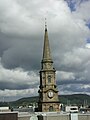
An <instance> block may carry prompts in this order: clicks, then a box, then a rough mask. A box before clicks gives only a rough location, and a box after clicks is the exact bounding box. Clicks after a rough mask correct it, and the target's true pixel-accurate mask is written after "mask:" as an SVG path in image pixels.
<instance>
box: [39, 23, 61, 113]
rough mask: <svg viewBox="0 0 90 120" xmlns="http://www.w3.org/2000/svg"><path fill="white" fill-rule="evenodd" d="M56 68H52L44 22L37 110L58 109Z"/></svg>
mask: <svg viewBox="0 0 90 120" xmlns="http://www.w3.org/2000/svg"><path fill="white" fill-rule="evenodd" d="M55 72H56V70H55V69H54V68H53V61H52V58H51V52H50V45H49V39H48V31H47V25H46V23H45V35H44V48H43V58H42V62H41V70H40V86H39V91H38V92H39V101H38V111H40V112H49V111H50V112H51V111H60V110H59V99H58V90H57V86H56V79H55Z"/></svg>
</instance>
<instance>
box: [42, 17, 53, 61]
mask: <svg viewBox="0 0 90 120" xmlns="http://www.w3.org/2000/svg"><path fill="white" fill-rule="evenodd" d="M43 61H52V58H51V52H50V45H49V39H48V31H47V22H46V18H45V35H44V48H43Z"/></svg>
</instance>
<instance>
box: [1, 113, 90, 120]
mask: <svg viewBox="0 0 90 120" xmlns="http://www.w3.org/2000/svg"><path fill="white" fill-rule="evenodd" d="M73 114H74V113H73ZM77 114H78V113H77ZM32 116H37V117H38V118H37V119H35V120H71V114H70V113H65V114H60V113H56V114H55V113H51V114H50V113H49V114H44V115H43V114H42V115H35V114H34V115H32V114H28V115H23V114H22V115H19V116H18V120H30V118H31V117H32ZM0 120H1V119H0ZM78 120H90V113H89V114H78Z"/></svg>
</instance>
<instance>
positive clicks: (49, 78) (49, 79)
mask: <svg viewBox="0 0 90 120" xmlns="http://www.w3.org/2000/svg"><path fill="white" fill-rule="evenodd" d="M48 83H51V75H48Z"/></svg>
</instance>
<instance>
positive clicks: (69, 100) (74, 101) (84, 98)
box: [0, 94, 90, 107]
mask: <svg viewBox="0 0 90 120" xmlns="http://www.w3.org/2000/svg"><path fill="white" fill-rule="evenodd" d="M59 100H60V103H63V104H65V105H70V104H71V105H86V104H87V105H88V106H90V96H89V95H86V94H73V95H60V96H59ZM37 102H38V97H37V96H36V97H27V98H21V99H19V100H17V101H14V102H8V103H7V102H4V103H2V102H1V103H0V106H11V107H12V106H13V107H16V106H26V105H32V104H33V103H34V104H36V103H37Z"/></svg>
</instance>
